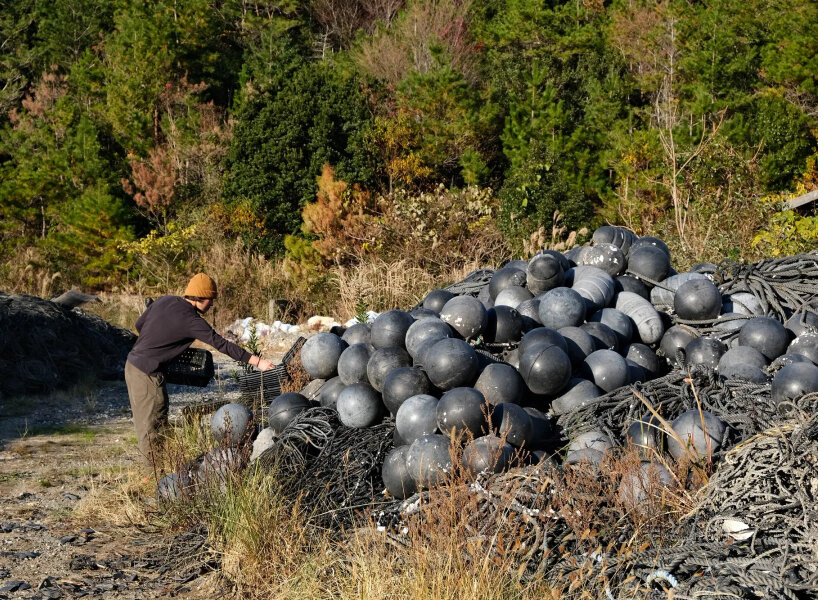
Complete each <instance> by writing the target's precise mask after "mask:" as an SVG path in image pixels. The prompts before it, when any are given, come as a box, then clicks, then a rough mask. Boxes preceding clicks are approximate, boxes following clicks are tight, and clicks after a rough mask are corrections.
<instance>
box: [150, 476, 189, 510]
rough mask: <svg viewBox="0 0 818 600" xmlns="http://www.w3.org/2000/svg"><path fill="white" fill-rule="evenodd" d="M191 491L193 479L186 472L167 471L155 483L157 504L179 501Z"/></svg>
mask: <svg viewBox="0 0 818 600" xmlns="http://www.w3.org/2000/svg"><path fill="white" fill-rule="evenodd" d="M192 491H193V481H192V480H191V479H190V477H189V476H188V475H187V474H186V473H168V474H167V475H165V476H164V477H162V479H160V480H159V483H157V484H156V500H157V502H159V504H171V503H174V502H180V501H182V500H185V499H186V498H188V497H189V496H190V495H191V493H192Z"/></svg>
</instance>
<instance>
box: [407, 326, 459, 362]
mask: <svg viewBox="0 0 818 600" xmlns="http://www.w3.org/2000/svg"><path fill="white" fill-rule="evenodd" d="M453 335H454V332H453V331H452V328H451V327H449V325H448V323H444V322H443V321H441V320H440V319H421V320H420V321H415V322H414V323H412V325H411V326H410V327H409V329H408V330H407V331H406V341H405V345H406V351H407V352H409V355H410V356H411V357H412V358H414V359H415V360H417V358H418V350H419V349H420V346H421V345H422V344H423V342H425V341H427V340H442V339H444V338H449V337H452V336H453Z"/></svg>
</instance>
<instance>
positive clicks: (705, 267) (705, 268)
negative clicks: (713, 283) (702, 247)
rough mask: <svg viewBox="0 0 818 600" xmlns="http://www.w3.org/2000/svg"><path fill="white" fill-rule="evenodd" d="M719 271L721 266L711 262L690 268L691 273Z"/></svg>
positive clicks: (697, 264)
mask: <svg viewBox="0 0 818 600" xmlns="http://www.w3.org/2000/svg"><path fill="white" fill-rule="evenodd" d="M718 270H719V266H718V265H716V264H713V263H711V262H703V263H696V264H695V265H693V266H692V267H690V272H691V273H715V272H716V271H718Z"/></svg>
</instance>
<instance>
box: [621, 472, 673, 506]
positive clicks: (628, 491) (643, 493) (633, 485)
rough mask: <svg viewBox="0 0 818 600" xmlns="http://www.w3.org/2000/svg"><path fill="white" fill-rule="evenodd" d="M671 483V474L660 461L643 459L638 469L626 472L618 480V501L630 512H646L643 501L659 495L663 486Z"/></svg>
mask: <svg viewBox="0 0 818 600" xmlns="http://www.w3.org/2000/svg"><path fill="white" fill-rule="evenodd" d="M672 483H673V475H672V474H671V472H670V471H669V470H668V468H667V467H666V466H665V465H663V464H662V463H660V462H650V461H645V462H642V463H640V464H639V470H638V471H636V472H633V471H631V472H628V473H625V474H624V475H623V476H622V479H621V480H620V482H619V494H618V497H619V501H620V502H621V503H622V504H623V505H624V506H625V508H627V510H628V511H630V512H637V513H640V514H642V515H645V514H646V507H645V503H646V502H649V501H650V500H651V498H656V497H658V496H659V494H660V493H661V491H662V489H663V488H666V487H668V486H669V485H671V484H672Z"/></svg>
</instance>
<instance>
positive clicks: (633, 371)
mask: <svg viewBox="0 0 818 600" xmlns="http://www.w3.org/2000/svg"><path fill="white" fill-rule="evenodd" d="M625 363H626V364H627V365H628V383H644V382H645V381H648V379H650V378H649V377H648V375H647V371H645V369H644V368H643V367H642V365H640V364H638V363H635V362H633V361H632V360H631V359H630V358H626V359H625Z"/></svg>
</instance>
